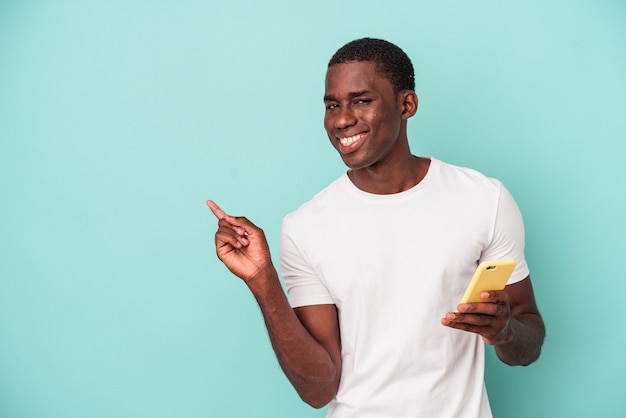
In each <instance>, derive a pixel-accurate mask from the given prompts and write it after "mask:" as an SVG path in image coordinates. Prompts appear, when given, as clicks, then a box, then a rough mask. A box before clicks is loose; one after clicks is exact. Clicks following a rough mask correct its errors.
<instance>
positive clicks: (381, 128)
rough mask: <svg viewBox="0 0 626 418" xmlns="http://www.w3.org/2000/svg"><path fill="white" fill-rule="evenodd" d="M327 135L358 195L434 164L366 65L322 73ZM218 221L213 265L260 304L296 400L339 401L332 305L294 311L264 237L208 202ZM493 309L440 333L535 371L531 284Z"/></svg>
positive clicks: (397, 96) (418, 175) (539, 324)
mask: <svg viewBox="0 0 626 418" xmlns="http://www.w3.org/2000/svg"><path fill="white" fill-rule="evenodd" d="M324 103H325V105H326V113H325V116H324V127H325V128H326V131H327V133H328V137H329V140H330V141H331V144H332V145H333V147H334V148H335V149H336V150H337V151H338V152H339V154H340V156H341V158H342V159H343V161H344V163H345V164H346V165H347V166H348V167H349V169H350V170H349V171H348V176H349V178H350V179H351V180H352V182H353V183H354V184H355V185H356V186H357V187H358V188H360V189H361V190H364V191H367V192H370V193H376V194H392V193H398V192H401V191H404V190H408V189H410V188H411V187H413V186H415V185H416V184H418V183H419V182H420V181H421V180H422V179H423V178H424V176H425V175H426V173H427V172H428V168H429V165H430V160H429V159H427V158H420V157H415V156H413V155H412V154H411V151H410V149H409V144H408V138H407V120H408V119H409V118H410V117H412V116H413V115H414V114H415V112H416V111H417V105H418V101H417V96H416V95H415V93H414V92H413V91H409V90H403V91H399V92H397V91H395V90H394V88H393V86H392V84H391V83H390V82H389V80H387V79H386V78H385V77H384V76H382V75H381V74H379V72H378V71H377V69H376V65H375V64H374V63H372V62H349V63H344V64H336V65H333V66H332V67H330V68H329V69H328V72H327V75H326V91H325V94H324ZM207 204H208V205H209V207H210V209H211V211H212V212H213V214H214V215H215V216H216V217H217V218H218V219H219V222H218V230H217V232H216V234H215V246H216V250H217V255H218V257H219V258H220V260H222V262H224V264H225V265H226V266H227V267H228V268H229V269H230V271H231V272H232V273H233V274H235V275H236V276H238V277H240V278H241V279H242V280H243V281H244V282H245V283H246V285H247V286H248V288H249V289H250V291H251V292H252V294H253V295H254V297H255V298H256V300H257V302H258V304H259V306H260V308H261V312H262V313H263V317H264V319H265V323H266V326H267V329H268V333H269V336H270V340H271V342H272V346H273V348H274V351H275V352H276V356H277V358H278V361H279V363H280V365H281V367H282V369H283V371H284V372H285V374H286V376H287V377H288V379H289V380H290V382H291V383H292V385H293V386H294V388H295V389H296V391H297V392H298V394H299V395H300V397H301V398H302V399H303V400H304V401H305V402H307V403H308V404H310V405H311V406H313V407H316V408H319V407H322V406H324V405H326V404H327V403H328V402H330V401H331V400H332V398H333V397H334V396H335V395H336V394H337V390H338V388H339V379H340V376H341V338H340V329H339V321H338V317H337V309H336V307H335V305H312V306H304V307H300V308H295V309H292V308H291V307H290V306H289V303H288V301H287V298H286V296H285V294H284V292H283V290H282V287H281V284H280V281H279V278H278V273H277V272H276V269H275V268H274V266H273V264H272V261H271V257H270V251H269V246H268V244H267V241H266V239H265V235H264V233H263V230H262V229H260V228H259V227H257V226H256V225H254V224H253V223H252V222H250V221H249V220H248V219H246V218H244V217H233V216H230V215H227V214H226V213H224V211H222V210H221V209H220V208H219V207H218V206H217V205H216V204H215V203H214V202H212V201H209V202H207ZM481 297H482V298H483V299H490V300H494V301H495V303H472V304H464V305H459V306H458V307H457V309H458V311H459V312H456V313H455V312H448V313H447V314H445V316H444V318H442V320H441V323H442V324H443V325H444V326H447V327H450V328H455V329H458V330H462V331H466V332H473V333H476V334H478V335H480V336H481V337H482V338H483V340H484V341H485V342H486V343H487V344H491V345H494V346H495V349H496V353H497V355H498V357H499V358H500V359H501V360H502V361H503V362H505V363H507V364H511V365H526V364H530V363H532V362H533V361H535V360H536V359H537V358H538V356H539V353H540V350H541V344H542V342H543V338H544V335H545V330H544V326H543V321H542V319H541V316H540V315H539V312H538V309H537V306H536V303H535V298H534V294H533V290H532V285H531V282H530V278H529V277H527V278H526V279H524V280H522V281H520V282H518V283H515V284H512V285H509V286H507V287H506V288H505V289H504V290H502V291H488V292H484V293H483V294H482V295H481Z"/></svg>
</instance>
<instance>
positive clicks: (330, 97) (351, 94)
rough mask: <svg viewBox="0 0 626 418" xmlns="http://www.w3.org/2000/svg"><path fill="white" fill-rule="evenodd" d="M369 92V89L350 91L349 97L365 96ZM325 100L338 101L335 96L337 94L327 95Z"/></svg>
mask: <svg viewBox="0 0 626 418" xmlns="http://www.w3.org/2000/svg"><path fill="white" fill-rule="evenodd" d="M367 93H369V90H361V91H355V92H351V93H348V97H349V98H350V99H354V98H356V97H359V96H363V95H364V94H367ZM324 101H325V102H336V101H338V100H337V99H336V98H335V96H331V95H325V96H324Z"/></svg>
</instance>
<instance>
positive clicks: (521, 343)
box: [441, 277, 546, 366]
mask: <svg viewBox="0 0 626 418" xmlns="http://www.w3.org/2000/svg"><path fill="white" fill-rule="evenodd" d="M481 298H483V299H492V300H495V301H496V303H468V304H462V305H459V306H458V307H457V309H458V310H459V312H458V313H456V312H448V313H447V314H446V316H445V318H443V319H442V320H441V322H442V324H444V325H446V326H449V327H451V328H456V329H460V330H464V331H468V332H474V333H476V334H479V335H481V336H482V337H483V340H484V341H485V342H486V343H487V344H491V345H493V346H495V349H496V354H497V355H498V358H500V360H502V361H503V362H504V363H506V364H509V365H512V366H513V365H523V366H527V365H529V364H531V363H532V362H534V361H535V360H537V359H538V358H539V355H540V354H541V346H542V344H543V340H544V338H545V333H546V331H545V326H544V323H543V319H542V318H541V315H540V314H539V310H538V309H537V304H536V302H535V295H534V293H533V288H532V284H531V282H530V277H526V278H525V279H524V280H522V281H520V282H517V283H514V284H512V285H508V286H507V287H506V288H505V289H504V290H500V291H488V292H483V293H482V294H481Z"/></svg>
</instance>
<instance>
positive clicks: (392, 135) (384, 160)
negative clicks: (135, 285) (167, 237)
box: [208, 38, 545, 418]
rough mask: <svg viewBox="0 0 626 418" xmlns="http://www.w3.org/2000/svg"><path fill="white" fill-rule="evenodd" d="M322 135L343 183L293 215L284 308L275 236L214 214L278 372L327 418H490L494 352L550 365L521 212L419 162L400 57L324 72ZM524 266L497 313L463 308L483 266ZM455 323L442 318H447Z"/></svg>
mask: <svg viewBox="0 0 626 418" xmlns="http://www.w3.org/2000/svg"><path fill="white" fill-rule="evenodd" d="M324 102H325V104H326V114H325V117H324V126H325V128H326V131H327V133H328V137H329V139H330V141H331V144H332V145H333V146H334V147H335V149H336V150H337V151H338V152H339V155H340V156H341V158H342V159H343V161H344V163H345V164H346V165H347V166H348V168H349V170H348V171H347V173H346V174H345V175H344V176H342V177H341V178H339V179H338V180H336V181H335V182H333V183H332V184H331V185H329V186H328V187H327V188H326V189H324V190H323V191H322V192H320V193H319V194H317V195H316V196H315V197H314V198H313V199H312V200H311V201H310V202H308V203H306V204H305V205H303V206H301V207H300V208H299V209H298V210H297V211H296V212H294V213H292V214H290V215H288V216H287V217H286V218H285V220H284V222H283V231H282V235H281V270H282V275H283V280H284V281H285V284H286V287H287V290H288V292H289V294H290V301H288V300H287V298H286V296H285V294H284V292H283V291H282V288H281V285H280V282H279V278H278V273H277V272H276V270H275V268H274V267H273V265H272V261H271V259H270V252H269V248H268V244H267V242H266V240H265V237H264V234H263V231H262V230H261V229H259V228H258V227H257V226H255V225H254V224H252V223H251V222H250V221H249V220H247V219H246V218H243V217H232V216H229V215H227V214H226V213H224V212H223V211H222V210H221V209H220V208H219V207H218V206H217V205H216V204H215V203H214V202H212V201H209V202H208V205H209V207H210V208H211V210H212V211H213V213H214V214H215V216H216V217H217V218H218V219H219V222H218V225H219V228H218V231H217V233H216V235H215V243H216V248H217V254H218V257H219V258H220V259H221V260H222V261H223V262H224V263H225V264H226V266H227V267H228V268H229V269H230V270H231V271H232V272H233V273H234V274H235V275H237V276H239V277H240V278H242V279H243V280H244V281H245V283H246V284H247V285H248V287H249V288H250V290H251V291H252V293H253V295H254V296H255V298H256V300H257V301H258V303H259V306H260V307H261V311H262V313H263V316H264V318H265V322H266V325H267V329H268V332H269V335H270V339H271V341H272V345H273V348H274V351H275V352H276V355H277V357H278V361H279V363H280V365H281V367H282V369H283V370H284V372H285V374H286V375H287V377H288V378H289V380H290V381H291V383H292V384H293V386H294V387H295V389H296V390H297V391H298V393H299V395H300V396H301V397H302V399H303V400H304V401H306V402H307V403H309V404H310V405H312V406H314V407H322V406H324V405H326V404H327V403H328V402H331V401H332V403H331V405H330V408H329V411H328V416H330V417H358V418H367V417H394V418H398V417H473V418H475V417H490V416H491V411H490V408H489V402H488V400H487V396H486V393H485V387H484V382H483V373H484V344H483V341H484V342H486V343H487V344H490V345H493V346H495V350H496V353H497V355H498V357H499V358H500V359H501V360H502V361H503V362H505V363H507V364H511V365H516V364H521V365H527V364H530V363H532V362H533V361H535V360H536V359H537V358H538V357H539V353H540V350H541V345H542V343H543V338H544V334H545V330H544V325H543V321H542V319H541V316H540V314H539V312H538V309H537V306H536V304H535V300H534V295H533V290H532V286H531V282H530V277H529V276H528V267H527V264H526V262H525V260H524V231H523V225H522V219H521V215H520V213H519V210H518V208H517V206H516V204H515V202H514V200H513V198H512V197H511V195H510V194H509V193H508V191H507V190H506V189H505V188H504V187H503V186H502V185H501V184H500V183H499V182H498V181H497V180H494V179H489V178H487V177H485V176H483V175H481V174H479V173H477V172H475V171H473V170H469V169H464V168H459V167H455V166H451V165H448V164H445V163H443V162H441V161H438V160H436V159H434V158H424V157H415V156H413V155H412V154H411V151H410V149H409V144H408V138H407V120H408V119H409V118H410V117H412V116H413V115H414V114H415V112H416V111H417V104H418V101H417V96H416V95H415V92H414V76H413V66H412V64H411V62H410V60H409V58H408V57H407V56H406V54H405V53H404V52H403V51H402V50H401V49H400V48H398V47H397V46H395V45H393V44H391V43H389V42H386V41H382V40H377V39H368V38H366V39H360V40H356V41H353V42H350V43H348V44H347V45H345V46H344V47H342V48H341V49H339V50H338V51H337V53H336V54H335V55H334V56H333V58H332V59H331V61H330V63H329V66H328V71H327V74H326V91H325V95H324ZM508 258H513V259H515V260H516V261H517V266H516V269H515V271H514V272H513V274H512V276H511V279H510V280H509V283H508V285H507V286H506V288H505V290H503V291H488V292H483V294H482V295H481V297H482V298H483V299H484V300H487V299H488V300H494V301H495V303H487V302H481V303H470V304H461V305H458V306H457V304H458V302H459V300H460V298H461V296H462V294H463V292H464V289H465V287H466V286H467V284H468V282H469V280H470V278H471V276H472V273H473V271H474V269H475V268H476V266H477V265H478V263H479V262H481V261H484V260H494V259H508ZM442 317H443V318H442Z"/></svg>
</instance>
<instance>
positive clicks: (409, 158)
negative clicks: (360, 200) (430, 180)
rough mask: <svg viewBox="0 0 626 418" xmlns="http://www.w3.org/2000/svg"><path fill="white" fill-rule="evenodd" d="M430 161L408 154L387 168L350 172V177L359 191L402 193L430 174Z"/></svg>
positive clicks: (375, 167)
mask: <svg viewBox="0 0 626 418" xmlns="http://www.w3.org/2000/svg"><path fill="white" fill-rule="evenodd" d="M428 167H430V159H428V158H423V157H416V156H414V155H411V153H410V152H409V153H407V154H406V155H405V156H404V157H403V158H402V159H401V160H396V161H394V162H393V164H386V166H385V167H381V166H379V165H374V166H371V167H365V168H360V169H357V170H350V171H348V177H349V178H350V180H352V183H354V185H355V186H356V187H358V188H359V189H361V190H363V191H365V192H368V193H373V194H394V193H400V192H403V191H405V190H409V189H410V188H412V187H414V186H415V185H417V184H418V183H419V182H420V181H422V179H424V177H425V176H426V173H427V172H428Z"/></svg>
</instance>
